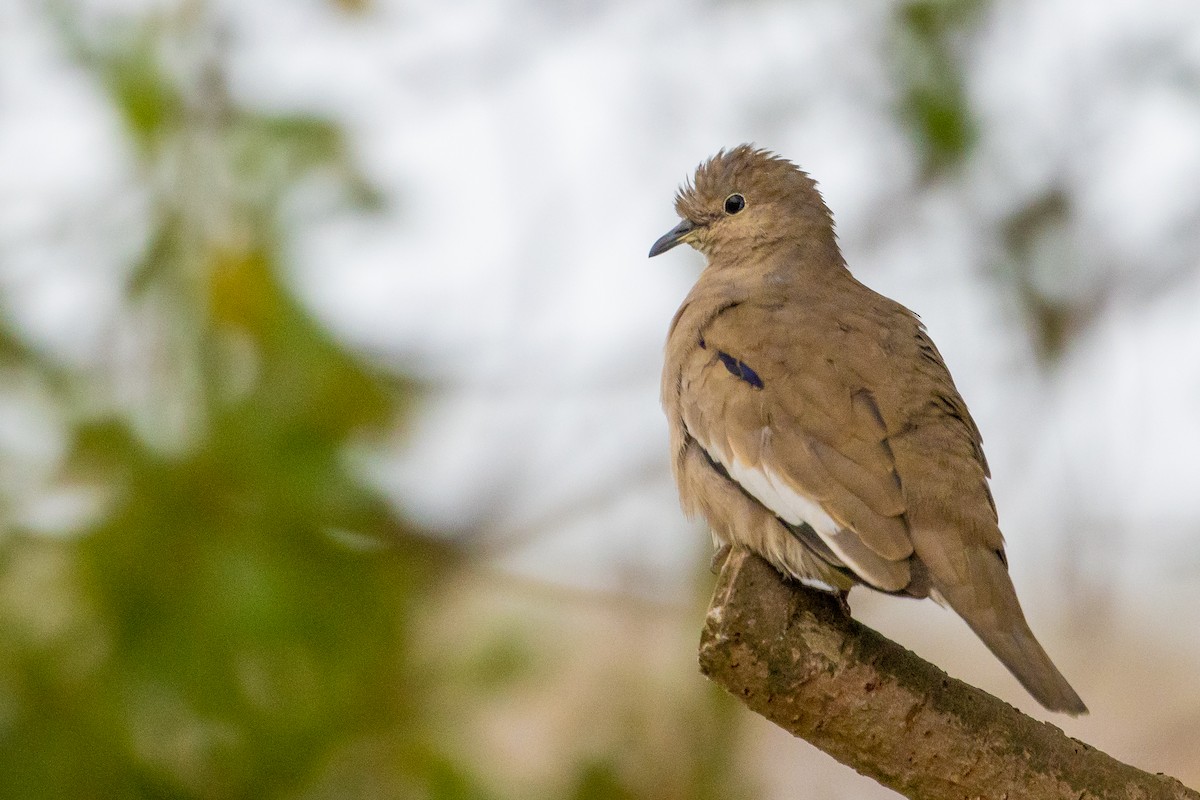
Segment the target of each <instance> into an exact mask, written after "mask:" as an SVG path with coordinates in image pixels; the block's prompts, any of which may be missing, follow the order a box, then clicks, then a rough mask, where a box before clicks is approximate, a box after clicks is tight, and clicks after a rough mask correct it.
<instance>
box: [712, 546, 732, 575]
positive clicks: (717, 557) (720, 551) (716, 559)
mask: <svg viewBox="0 0 1200 800" xmlns="http://www.w3.org/2000/svg"><path fill="white" fill-rule="evenodd" d="M732 549H733V545H730V544H723V545H721V546H720V547H718V548H717V552H715V553H713V556H712V561H710V562H709V564H708V568H709V569H710V570H712V573H713V574H714V575H716V574H717V573H718V572H720V571H721V567H723V566H725V560H726V559H727V558H729V551H730V550H732Z"/></svg>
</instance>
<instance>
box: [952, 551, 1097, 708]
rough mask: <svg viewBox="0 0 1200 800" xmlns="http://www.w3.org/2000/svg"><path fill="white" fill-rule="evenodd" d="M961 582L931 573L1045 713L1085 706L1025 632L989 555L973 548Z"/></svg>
mask: <svg viewBox="0 0 1200 800" xmlns="http://www.w3.org/2000/svg"><path fill="white" fill-rule="evenodd" d="M967 561H968V562H969V564H970V566H969V568H968V569H967V571H966V572H967V574H966V575H965V576H961V577H965V578H966V580H961V579H960V580H944V578H945V577H947V576H946V575H945V574H943V575H941V576H939V575H938V574H937V570H936V569H932V570H931V572H932V578H933V585H934V588H935V590H936V591H937V592H938V594H940V595H941V596H942V597H943V598H944V599H945V600H946V602H947V603H948V604H949V605H950V607H951V608H953V609H954V610H955V612H957V613H958V615H959V616H960V617H962V618H963V620H964V621H965V622H966V623H967V625H969V626H970V628H971V630H973V631H974V632H975V635H976V636H978V637H979V638H980V639H981V640H982V641H983V643H984V644H985V645H987V647H988V649H989V650H991V651H992V653H993V654H994V655H995V656H996V658H998V659H1000V662H1001V663H1003V664H1004V666H1006V667H1008V671H1009V672H1011V673H1012V674H1013V677H1015V678H1016V679H1017V680H1018V681H1020V683H1021V685H1022V686H1024V687H1025V689H1026V690H1027V691H1028V692H1029V693H1030V694H1031V695H1033V697H1034V699H1035V700H1037V701H1038V702H1039V703H1041V704H1042V705H1043V706H1045V707H1046V708H1047V709H1049V710H1050V711H1061V712H1063V713H1065V714H1070V715H1072V716H1075V715H1078V714H1086V713H1087V706H1086V705H1084V703H1083V700H1081V699H1080V697H1079V695H1078V694H1077V693H1076V692H1075V690H1074V689H1073V688H1071V684H1069V683H1068V682H1067V679H1066V678H1064V677H1063V674H1062V673H1061V672H1059V671H1058V667H1056V666H1054V662H1053V661H1051V660H1050V656H1049V655H1047V654H1046V651H1045V650H1044V649H1042V646H1041V644H1039V643H1038V640H1037V639H1036V638H1035V637H1034V635H1033V631H1031V630H1030V629H1029V623H1028V622H1026V621H1025V614H1024V613H1023V612H1022V611H1021V604H1020V602H1019V601H1018V600H1017V592H1016V589H1015V588H1014V587H1013V584H1012V579H1011V578H1010V577H1009V575H1008V568H1007V567H1006V566H1005V565H1004V562H1003V561H1002V560H1001V559H1000V556H999V555H997V554H996V552H995V551H992V550H989V549H986V548H978V549H976V550H974V551H973V552H971V553H970V555H969V556H968V558H967Z"/></svg>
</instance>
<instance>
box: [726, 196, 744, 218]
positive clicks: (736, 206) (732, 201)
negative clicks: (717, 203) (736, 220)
mask: <svg viewBox="0 0 1200 800" xmlns="http://www.w3.org/2000/svg"><path fill="white" fill-rule="evenodd" d="M745 207H746V198H744V197H742V196H741V195H740V194H736V193H735V194H731V195H729V197H726V198H725V213H726V214H736V213H738V212H739V211H741V210H742V209H743V208H745Z"/></svg>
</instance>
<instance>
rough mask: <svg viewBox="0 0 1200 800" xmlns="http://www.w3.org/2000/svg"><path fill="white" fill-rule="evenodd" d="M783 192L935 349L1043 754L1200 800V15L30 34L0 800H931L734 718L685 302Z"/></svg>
mask: <svg viewBox="0 0 1200 800" xmlns="http://www.w3.org/2000/svg"><path fill="white" fill-rule="evenodd" d="M743 141H753V142H757V143H758V144H759V145H761V146H764V147H768V148H771V149H774V150H776V151H778V152H780V153H781V154H783V155H785V156H787V157H789V158H791V159H793V160H794V161H796V162H797V163H798V164H800V165H801V166H803V167H804V168H805V169H807V170H808V171H809V172H811V173H812V174H813V176H814V177H816V179H817V180H818V181H819V182H820V184H821V186H822V188H823V190H824V192H825V195H826V199H827V200H828V202H829V205H830V206H831V207H832V209H833V210H834V213H835V216H836V219H837V221H838V230H839V235H840V238H841V242H842V244H843V248H844V251H845V254H846V256H847V258H848V261H849V263H850V265H851V267H852V269H853V270H854V271H855V273H856V274H857V276H858V277H859V278H860V279H862V280H863V281H864V282H866V283H868V284H870V285H872V286H873V287H875V288H876V289H878V290H880V291H882V292H884V293H885V294H888V295H890V296H892V297H895V298H896V299H898V300H900V301H901V302H903V303H905V304H906V305H908V306H910V307H911V308H913V309H915V310H916V311H918V312H919V313H920V314H921V315H922V318H923V319H924V321H925V322H926V324H927V325H928V327H929V329H930V331H931V333H932V335H933V337H934V339H935V340H936V341H937V342H938V343H939V345H940V347H941V350H942V352H943V354H944V355H945V357H946V360H947V362H948V363H949V365H950V367H951V369H952V370H953V372H954V374H955V376H956V379H957V381H958V385H959V388H960V389H961V390H962V392H963V394H964V396H965V397H966V399H967V401H968V402H969V403H970V405H971V408H972V410H973V412H974V414H975V417H976V420H977V422H978V423H979V426H980V428H981V429H982V430H983V432H984V437H985V440H986V444H987V448H988V455H989V457H990V459H991V463H992V467H993V471H994V473H995V480H994V489H995V494H996V498H997V501H998V504H999V508H1000V513H1001V522H1002V524H1003V526H1004V529H1005V531H1006V534H1007V536H1008V541H1009V558H1010V562H1011V567H1012V572H1013V574H1014V577H1015V581H1016V583H1017V586H1018V589H1019V590H1020V593H1021V595H1022V597H1023V598H1024V602H1025V606H1026V608H1027V610H1028V612H1029V616H1030V618H1031V620H1032V623H1033V626H1034V628H1035V630H1036V631H1037V632H1038V633H1039V635H1040V638H1041V639H1042V641H1043V643H1044V644H1045V645H1046V647H1047V649H1048V650H1049V651H1050V652H1051V653H1052V654H1053V655H1054V657H1055V659H1056V661H1057V662H1058V663H1059V665H1060V666H1061V667H1062V669H1063V671H1064V672H1065V673H1066V674H1067V675H1068V676H1069V677H1070V678H1071V680H1072V682H1073V683H1074V685H1075V687H1076V688H1077V689H1078V690H1079V691H1080V693H1081V694H1082V695H1083V696H1084V698H1085V700H1086V701H1087V702H1088V704H1089V706H1090V707H1091V710H1092V713H1091V715H1090V716H1089V717H1086V718H1084V719H1079V720H1071V719H1067V718H1065V717H1054V718H1053V719H1052V720H1051V721H1052V722H1053V723H1054V724H1056V725H1060V726H1062V727H1063V728H1064V729H1065V730H1066V731H1067V732H1068V733H1070V734H1071V735H1073V736H1077V737H1079V738H1082V739H1084V740H1085V741H1088V742H1089V743H1091V744H1093V745H1095V746H1096V747H1099V748H1101V749H1103V750H1106V751H1107V752H1109V753H1110V754H1112V755H1113V756H1115V757H1117V758H1119V759H1122V760H1124V761H1127V762H1130V763H1133V764H1135V765H1137V766H1139V767H1142V768H1144V769H1147V770H1149V771H1151V772H1157V771H1162V772H1167V773H1169V774H1173V775H1175V776H1177V777H1179V778H1180V779H1182V780H1184V781H1185V782H1186V783H1189V784H1190V785H1192V786H1198V785H1200V750H1198V749H1197V748H1196V746H1195V743H1196V741H1197V740H1200V689H1198V688H1197V682H1196V680H1195V677H1196V674H1197V670H1200V634H1197V630H1200V486H1198V485H1197V477H1198V476H1200V467H1198V461H1197V453H1200V414H1198V413H1197V412H1198V411H1200V269H1198V267H1200V8H1197V6H1196V5H1195V3H1194V2H1191V0H1151V1H1149V2H1147V1H1146V0H1137V2H1135V1H1134V0H1113V2H1107V3H1102V4H1096V3H1087V2H1083V0H1038V1H1036V2H1035V0H992V1H990V2H988V1H986V0H943V1H941V2H938V1H935V0H915V1H912V2H903V1H901V0H896V1H895V2H884V1H883V0H878V1H875V0H872V2H863V3H845V2H841V1H840V0H794V1H793V2H781V1H779V0H741V1H735V0H727V1H726V2H716V1H715V0H709V1H708V2H686V1H685V0H655V1H654V2H646V3H637V4H633V3H601V2H586V1H578V2H567V3H550V2H546V1H545V0H461V2H454V3H433V2H427V3H403V2H395V1H394V0H286V2H285V0H255V2H252V3H238V2H233V1H232V0H208V1H207V2H206V1H205V0H76V1H75V2H71V0H0V374H2V379H0V796H3V797H13V798H17V797H20V798H60V797H61V798H117V797H131V798H137V797H146V798H264V797H272V798H274V797H279V798H296V800H301V799H305V800H307V799H309V798H312V799H314V800H315V799H317V798H405V799H407V798H414V799H422V800H423V799H425V798H428V799H429V800H441V799H443V798H444V799H446V800H450V799H454V798H471V799H473V798H495V799H496V800H502V799H504V798H532V799H533V800H537V799H538V798H546V799H547V800H549V799H550V798H568V799H569V800H608V799H609V798H613V799H614V800H615V799H620V800H633V799H635V798H638V799H640V798H647V799H648V800H667V799H668V798H670V799H672V800H674V799H680V800H682V799H683V798H700V799H701V800H703V799H704V798H747V799H749V798H764V799H767V800H772V799H774V798H779V799H781V800H782V798H832V799H834V800H836V799H837V798H888V797H894V796H895V795H893V794H891V793H890V792H888V791H885V790H883V789H881V788H879V787H878V786H876V785H875V784H873V783H872V782H870V781H868V780H866V779H864V778H861V777H859V776H858V775H856V774H854V773H853V772H852V771H851V770H850V769H848V768H845V767H843V766H841V765H839V764H836V763H834V762H832V761H831V760H830V759H828V758H827V757H825V756H824V755H822V754H820V753H819V752H817V751H815V750H814V749H813V748H811V747H810V746H809V745H808V744H806V743H805V742H802V741H799V740H794V739H791V738H790V737H788V736H787V735H786V734H783V733H781V732H779V731H777V730H775V729H774V728H772V727H771V726H770V725H769V724H768V723H766V722H764V721H762V720H760V719H757V718H755V717H753V716H752V715H750V714H749V713H747V712H745V711H744V710H743V709H742V708H741V707H740V706H738V705H737V704H736V703H735V702H733V701H732V700H730V699H729V698H727V697H725V696H724V695H723V694H722V693H721V692H720V691H719V690H717V689H715V688H714V687H712V686H710V685H708V684H707V683H706V682H705V680H704V679H703V678H702V677H701V676H700V675H699V673H698V672H697V669H696V664H695V648H696V644H697V641H698V634H699V629H700V626H701V623H702V620H703V614H704V608H705V606H706V604H707V600H708V593H709V591H710V589H711V586H712V582H713V577H712V576H711V575H710V574H709V572H708V570H707V563H708V558H709V553H710V545H709V540H708V535H707V533H706V532H705V531H704V529H703V527H702V526H701V525H699V524H691V523H688V522H686V521H685V520H684V519H683V518H682V516H681V514H680V512H679V510H678V506H677V503H676V499H675V492H674V487H673V485H672V484H671V479H670V475H669V468H668V462H667V459H666V428H665V423H664V420H663V418H662V415H661V411H660V409H659V406H658V397H657V394H658V387H657V380H658V370H659V365H660V348H661V343H662V340H663V338H664V336H665V332H666V327H667V324H668V321H669V320H670V318H671V315H672V313H673V312H674V310H675V308H676V306H677V305H678V303H679V302H680V300H681V299H682V297H683V295H684V294H685V293H686V291H687V288H688V287H689V286H690V284H691V282H692V281H693V280H694V279H695V277H696V275H697V274H698V272H699V268H700V265H701V259H700V257H699V256H698V255H697V254H695V253H694V252H692V251H690V250H684V249H681V250H679V251H676V252H672V253H671V254H670V255H669V256H665V257H663V258H659V259H656V260H654V261H653V262H648V261H647V260H646V257H645V254H646V251H647V249H648V247H649V245H650V243H651V242H652V241H654V239H655V238H657V237H658V236H659V235H660V234H661V233H663V232H665V231H666V230H667V229H669V228H670V227H672V226H673V225H674V224H675V221H676V220H675V217H674V213H673V210H672V193H673V191H674V189H675V188H676V186H677V185H678V183H679V182H680V181H682V180H683V179H684V178H686V177H687V176H689V175H690V173H691V171H692V170H693V169H694V167H695V165H696V163H697V162H699V161H700V160H702V159H703V158H705V157H707V156H709V155H711V154H712V153H713V152H715V151H716V150H717V149H718V148H720V147H722V146H731V145H735V144H738V143H740V142H743ZM851 603H852V605H853V607H854V610H855V614H856V616H858V617H859V618H861V619H863V620H864V621H866V622H867V623H868V624H871V625H873V626H876V627H878V628H879V629H881V630H882V631H884V632H885V633H886V634H887V635H889V636H891V637H893V638H895V639H897V640H898V641H900V642H902V643H903V644H905V645H906V646H909V647H911V648H913V649H915V650H916V651H917V652H919V653H920V654H922V655H923V656H925V657H927V658H929V659H930V660H932V661H934V662H935V663H937V664H939V665H941V666H942V667H943V668H945V669H947V670H948V671H950V672H951V673H952V674H954V675H956V676H957V677H960V678H963V679H965V680H967V681H969V682H971V683H974V684H976V685H979V686H982V687H984V688H986V689H987V690H989V691H992V692H994V693H996V694H998V695H999V696H1001V697H1003V698H1004V699H1006V700H1008V701H1010V702H1013V703H1015V704H1016V705H1018V706H1020V707H1021V708H1023V709H1025V710H1027V711H1030V712H1031V713H1033V714H1035V715H1036V716H1039V717H1040V718H1046V715H1045V714H1044V713H1043V712H1042V711H1041V710H1040V709H1039V708H1037V707H1036V705H1035V704H1033V702H1032V701H1031V700H1030V699H1029V698H1028V697H1027V696H1025V695H1024V693H1023V692H1022V691H1021V690H1020V688H1019V687H1018V686H1017V685H1016V683H1015V682H1014V681H1013V680H1012V679H1011V678H1010V677H1009V676H1008V675H1007V674H1006V673H1005V672H1004V670H1003V668H1002V667H1000V666H999V664H998V663H997V662H995V660H994V659H992V658H991V656H990V655H988V654H987V652H986V651H985V650H984V648H983V647H982V645H980V644H979V643H978V642H977V641H976V640H975V638H974V637H973V636H972V635H971V634H970V633H969V631H968V630H967V629H966V627H965V626H964V625H963V624H962V623H961V622H960V621H959V620H957V618H955V617H954V615H953V614H951V613H950V612H947V611H943V610H941V609H939V608H938V607H937V606H935V605H934V604H932V603H918V602H911V601H903V600H897V599H892V598H885V597H879V596H872V595H869V594H864V593H863V590H858V591H856V592H855V593H854V594H853V595H852V596H851Z"/></svg>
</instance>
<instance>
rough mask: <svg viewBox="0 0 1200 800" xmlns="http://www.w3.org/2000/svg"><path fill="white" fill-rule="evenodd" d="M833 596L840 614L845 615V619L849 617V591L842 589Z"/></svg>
mask: <svg viewBox="0 0 1200 800" xmlns="http://www.w3.org/2000/svg"><path fill="white" fill-rule="evenodd" d="M834 596H835V597H837V601H838V605H839V606H840V607H841V609H842V613H843V614H845V615H846V616H847V617H849V616H851V614H850V590H849V589H842V590H841V591H839V592H838V593H837V594H836V595H834Z"/></svg>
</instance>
